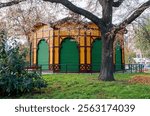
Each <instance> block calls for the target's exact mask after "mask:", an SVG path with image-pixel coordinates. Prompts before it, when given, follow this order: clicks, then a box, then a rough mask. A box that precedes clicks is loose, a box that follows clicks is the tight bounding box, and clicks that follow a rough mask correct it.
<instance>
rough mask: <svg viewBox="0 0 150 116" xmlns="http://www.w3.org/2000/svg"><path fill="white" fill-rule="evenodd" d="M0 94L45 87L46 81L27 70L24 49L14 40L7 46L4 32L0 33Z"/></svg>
mask: <svg viewBox="0 0 150 116" xmlns="http://www.w3.org/2000/svg"><path fill="white" fill-rule="evenodd" d="M0 36H1V37H0V95H3V96H16V95H22V94H24V93H27V92H31V91H32V90H33V89H35V88H37V89H41V88H43V87H46V86H47V84H46V82H45V81H44V80H43V79H42V78H41V76H40V75H39V74H38V73H36V72H32V73H31V72H30V73H29V72H27V71H26V70H25V66H26V60H25V58H26V53H27V52H26V51H25V50H24V51H21V50H20V49H19V45H17V42H15V44H14V46H13V47H12V46H10V47H8V48H7V47H6V46H7V44H6V43H7V39H6V37H5V34H4V32H3V33H1V34H0Z"/></svg>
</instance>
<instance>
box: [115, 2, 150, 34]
mask: <svg viewBox="0 0 150 116" xmlns="http://www.w3.org/2000/svg"><path fill="white" fill-rule="evenodd" d="M149 7H150V0H148V1H147V2H145V3H144V4H142V5H141V6H140V7H139V8H137V10H135V11H134V12H133V13H132V14H131V15H130V16H129V17H128V18H127V19H125V20H124V21H123V22H122V23H120V24H119V26H117V27H115V31H114V33H117V32H118V31H120V30H124V31H125V33H126V32H127V30H126V29H125V28H126V26H127V25H128V24H131V23H132V22H133V21H134V20H135V19H136V18H137V17H139V16H140V15H141V14H142V13H143V12H144V11H145V10H146V9H147V8H149Z"/></svg>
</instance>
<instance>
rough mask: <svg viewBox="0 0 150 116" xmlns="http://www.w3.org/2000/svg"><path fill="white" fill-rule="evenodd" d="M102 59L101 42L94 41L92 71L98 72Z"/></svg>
mask: <svg viewBox="0 0 150 116" xmlns="http://www.w3.org/2000/svg"><path fill="white" fill-rule="evenodd" d="M101 59H102V41H101V40H100V39H96V40H95V41H94V42H93V45H92V71H100V67H101Z"/></svg>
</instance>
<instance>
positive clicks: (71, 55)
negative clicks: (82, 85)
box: [60, 38, 79, 72]
mask: <svg viewBox="0 0 150 116" xmlns="http://www.w3.org/2000/svg"><path fill="white" fill-rule="evenodd" d="M60 64H61V66H60V72H66V70H67V72H79V50H78V46H77V43H76V42H75V41H72V40H71V39H70V38H67V39H65V40H63V42H62V45H61V49H60Z"/></svg>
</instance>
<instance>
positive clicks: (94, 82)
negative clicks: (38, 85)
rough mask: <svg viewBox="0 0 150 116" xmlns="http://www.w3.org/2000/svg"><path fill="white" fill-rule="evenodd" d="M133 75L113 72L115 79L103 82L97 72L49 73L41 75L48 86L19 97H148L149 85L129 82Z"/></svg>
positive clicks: (149, 93)
mask: <svg viewBox="0 0 150 116" xmlns="http://www.w3.org/2000/svg"><path fill="white" fill-rule="evenodd" d="M135 75H149V76H150V74H115V79H116V81H114V82H103V81H99V80H98V79H97V77H98V74H50V75H43V78H44V79H45V80H46V81H47V82H48V87H47V88H45V89H43V90H41V92H33V93H30V94H26V95H23V96H21V97H19V98H27V99H28V98H29V99H30V98H31V99H32V98H33V99H108V98H111V99H116V98H117V99H119V98H121V99H133V98H136V99H138V98H144V99H148V98H149V99H150V85H142V84H131V83H128V80H129V79H130V78H132V77H133V76H135Z"/></svg>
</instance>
